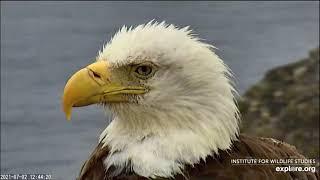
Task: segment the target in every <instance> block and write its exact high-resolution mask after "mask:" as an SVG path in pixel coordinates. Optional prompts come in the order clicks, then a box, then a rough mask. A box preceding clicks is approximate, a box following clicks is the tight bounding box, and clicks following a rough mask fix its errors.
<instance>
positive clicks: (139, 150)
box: [62, 22, 318, 180]
mask: <svg viewBox="0 0 320 180" xmlns="http://www.w3.org/2000/svg"><path fill="white" fill-rule="evenodd" d="M231 77H232V74H231V71H230V70H229V69H228V67H227V66H226V64H224V63H223V61H222V60H221V59H220V58H219V57H218V56H217V55H216V54H215V53H214V46H212V45H209V44H206V43H204V42H202V41H200V40H199V38H197V37H196V36H195V35H193V34H192V31H191V30H190V29H189V27H185V28H177V27H176V26H174V25H172V24H171V25H168V24H166V23H164V22H162V23H157V22H149V23H147V24H142V25H139V26H137V27H135V28H132V27H130V28H127V27H125V26H124V27H123V28H121V29H120V30H119V31H118V32H117V33H116V34H115V35H114V37H113V38H112V40H111V41H110V42H108V43H107V44H106V45H105V46H104V47H103V48H102V50H101V51H100V52H99V53H98V55H97V57H96V62H94V63H93V64H90V65H88V66H87V67H85V68H83V69H81V70H79V71H78V72H76V73H75V74H74V75H73V76H72V77H71V78H70V79H69V80H68V82H67V84H66V86H65V89H64V93H63V100H62V101H63V102H62V103H63V110H64V112H65V114H66V116H67V119H70V118H71V110H72V107H81V106H87V105H91V104H100V105H102V106H103V107H104V108H106V109H108V110H110V111H111V112H112V114H113V120H112V121H111V123H110V124H109V125H108V126H107V127H106V128H105V129H104V130H103V132H102V133H101V135H100V138H99V141H98V145H97V147H96V149H95V150H94V151H93V153H92V154H91V156H90V158H89V159H88V160H87V161H85V163H84V165H83V167H82V169H81V172H80V174H79V177H78V180H105V179H116V180H120V179H131V180H134V179H203V180H204V179H208V180H209V179H210V180H211V179H232V180H234V179H316V178H317V176H318V175H316V173H312V172H290V173H288V172H287V173H283V172H276V170H275V168H276V167H275V165H235V164H232V163H231V162H232V160H234V159H245V158H250V157H251V158H260V159H276V158H278V159H279V158H292V157H295V158H304V157H303V156H302V155H301V154H299V153H298V152H297V150H296V149H295V147H294V146H291V145H289V144H286V143H283V142H279V141H277V140H274V139H270V138H258V137H249V136H246V135H242V134H239V112H238V108H237V105H236V101H235V94H236V91H235V89H234V88H233V83H232V80H231Z"/></svg>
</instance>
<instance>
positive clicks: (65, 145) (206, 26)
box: [1, 1, 319, 180]
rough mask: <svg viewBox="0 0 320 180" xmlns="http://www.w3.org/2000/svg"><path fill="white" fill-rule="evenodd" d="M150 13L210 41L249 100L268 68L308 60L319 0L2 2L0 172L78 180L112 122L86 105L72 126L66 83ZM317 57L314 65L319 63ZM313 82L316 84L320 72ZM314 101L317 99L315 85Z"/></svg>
mask: <svg viewBox="0 0 320 180" xmlns="http://www.w3.org/2000/svg"><path fill="white" fill-rule="evenodd" d="M152 19H155V20H157V21H163V20H165V21H166V22H168V23H173V24H175V25H177V26H180V27H183V26H187V25H190V26H191V28H192V29H193V30H194V32H195V33H196V34H198V35H199V36H200V37H201V38H202V39H204V41H205V42H207V43H211V44H213V45H214V46H216V47H217V48H218V49H219V50H217V52H216V53H217V54H218V55H219V56H220V57H221V58H222V59H223V60H224V61H225V62H226V64H227V65H229V66H230V68H231V69H232V70H233V72H234V74H235V76H236V86H237V89H238V90H239V92H240V94H242V95H244V97H246V98H245V100H244V101H246V100H247V99H248V97H249V96H250V93H249V95H248V93H246V91H250V88H251V87H252V86H253V85H254V84H256V83H258V82H259V81H260V80H261V79H264V75H265V73H267V72H269V70H270V69H272V68H274V67H278V66H282V65H285V64H288V63H293V62H297V61H298V60H299V59H302V58H307V57H308V56H309V51H310V50H311V49H314V48H316V47H318V46H319V2H316V1H315V2H296V1H295V2H72V1H69V2H3V1H2V2H1V173H2V174H4V173H49V174H52V176H53V177H54V179H61V180H64V179H75V177H76V176H77V174H78V173H79V170H80V167H81V165H82V163H83V162H84V160H86V158H87V157H88V156H89V154H90V153H91V150H92V149H93V148H94V147H95V145H96V144H97V140H98V136H99V134H100V132H101V131H102V130H103V129H104V128H105V127H106V126H107V120H106V117H105V115H104V113H103V111H102V109H99V108H97V106H90V107H86V108H79V109H75V110H74V113H73V120H72V121H71V122H67V121H66V119H65V116H64V114H63V113H62V111H61V107H60V104H61V95H62V91H63V88H64V85H65V83H66V81H67V79H68V78H69V77H70V75H71V74H73V73H74V72H75V71H76V70H78V69H79V68H82V67H84V66H85V65H87V64H89V63H91V62H93V60H94V58H95V56H96V54H97V52H98V50H99V49H100V48H101V47H102V45H103V44H104V43H105V42H107V41H108V40H109V39H110V38H111V37H112V35H113V34H114V33H115V32H116V31H117V30H118V29H119V28H120V27H121V26H122V25H129V26H130V25H138V24H142V23H146V22H148V21H150V20H152ZM317 53H318V52H316V53H315V54H317ZM315 56H316V55H315ZM317 58H318V59H319V56H318V57H316V59H317ZM318 62H319V61H318V60H317V63H316V64H315V66H313V65H312V66H311V67H319V66H318V65H319V64H318ZM318 70H319V68H318ZM300 71H302V70H300ZM289 74H290V73H289ZM300 75H301V73H300ZM280 77H282V76H281V74H280ZM311 77H312V78H313V77H315V76H312V75H311ZM315 78H316V80H317V82H318V80H319V77H318V76H317V77H315ZM277 82H280V81H277ZM290 82H291V81H290ZM278 85H279V83H278ZM278 85H277V84H276V85H275V86H278ZM279 86H281V84H280V85H279ZM272 87H273V86H272ZM308 93H313V91H312V92H308ZM315 93H316V92H315ZM251 94H252V93H251ZM253 94H254V93H253ZM256 94H257V93H256ZM256 94H254V95H255V96H256ZM282 94H286V93H285V92H283V91H282ZM277 95H280V96H281V92H280V93H278V94H277ZM293 96H295V95H293ZM315 97H316V100H318V101H319V91H318V95H316V96H315ZM277 99H279V98H277ZM268 102H269V101H268ZM258 104H259V103H258ZM269 104H270V103H269ZM254 105H256V104H254ZM248 107H250V105H248V103H247V104H246V105H245V106H242V111H243V112H244V113H247V112H248ZM277 107H278V106H277ZM279 107H281V106H279ZM243 109H244V110H243ZM249 109H250V108H249ZM307 109H308V108H307ZM251 110H252V109H250V111H251ZM309 110H310V108H309ZM311 111H312V112H313V111H316V113H318V112H319V110H316V109H313V108H311ZM262 115H263V117H264V116H265V113H264V112H262ZM269 115H270V114H269ZM300 115H301V114H300ZM318 117H319V116H318ZM312 118H315V117H313V116H312ZM278 120H279V118H278ZM313 121H317V122H318V119H312V122H311V125H314V124H312V123H313ZM246 122H248V121H246ZM274 122H277V121H274V119H273V123H274ZM267 123H268V122H267ZM292 123H293V124H294V123H295V122H292ZM244 124H246V123H244ZM247 124H248V123H247ZM301 124H303V123H301ZM257 125H259V124H257ZM284 127H287V126H286V125H284ZM311 127H312V126H311ZM313 127H314V128H316V127H315V126H313ZM263 131H266V130H263ZM288 131H289V130H288V129H286V132H288ZM311 131H312V129H311ZM248 132H249V131H248ZM252 133H254V132H252ZM271 136H272V134H271ZM279 136H280V134H277V136H276V137H279ZM309 144H310V143H309ZM309 146H313V147H315V144H312V143H311V144H310V145H309Z"/></svg>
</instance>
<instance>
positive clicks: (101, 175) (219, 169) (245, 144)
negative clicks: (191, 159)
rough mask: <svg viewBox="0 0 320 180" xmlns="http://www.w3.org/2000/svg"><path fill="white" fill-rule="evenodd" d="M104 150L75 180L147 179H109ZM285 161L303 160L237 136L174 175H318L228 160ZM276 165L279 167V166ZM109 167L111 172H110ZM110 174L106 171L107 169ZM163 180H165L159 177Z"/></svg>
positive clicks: (291, 150)
mask: <svg viewBox="0 0 320 180" xmlns="http://www.w3.org/2000/svg"><path fill="white" fill-rule="evenodd" d="M108 153H109V150H108V148H107V147H105V148H102V145H101V144H99V145H98V146H97V148H96V149H95V150H94V152H93V153H92V155H91V156H90V158H89V159H88V160H87V161H86V162H85V163H84V165H83V167H82V169H81V172H80V175H79V178H78V180H109V179H110V180H146V179H147V178H144V177H141V176H138V175H136V174H135V173H134V172H127V173H121V174H120V175H119V176H115V177H110V172H106V170H105V167H104V163H103V160H104V159H105V158H106V157H107V156H108ZM248 157H252V158H256V159H286V158H304V156H302V155H301V154H299V153H298V151H297V150H296V148H295V147H294V146H291V145H289V144H286V143H283V142H279V141H275V140H273V139H270V138H257V137H249V136H246V135H240V136H239V140H238V141H235V142H234V143H233V145H232V148H231V149H230V150H228V151H219V155H214V156H209V157H207V158H206V161H201V162H200V163H198V164H195V165H194V166H191V165H187V166H186V168H185V170H184V175H181V174H178V175H175V177H174V179H177V180H184V179H190V180H212V179H218V180H220V179H221V180H240V179H241V180H242V179H243V180H247V179H248V180H251V179H254V180H260V179H261V180H274V179H276V180H277V179H279V180H290V179H294V180H304V179H308V180H309V179H311V180H317V179H318V178H319V172H318V171H317V172H316V173H312V172H286V173H284V172H276V170H275V168H276V165H235V164H231V159H244V158H248ZM278 166H279V165H278ZM111 170H112V168H111V169H110V171H111ZM108 171H109V170H108ZM159 179H165V178H159Z"/></svg>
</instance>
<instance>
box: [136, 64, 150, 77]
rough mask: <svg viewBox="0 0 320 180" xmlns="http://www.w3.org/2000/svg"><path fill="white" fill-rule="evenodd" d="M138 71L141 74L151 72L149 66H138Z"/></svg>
mask: <svg viewBox="0 0 320 180" xmlns="http://www.w3.org/2000/svg"><path fill="white" fill-rule="evenodd" d="M138 73H139V74H141V75H148V74H150V73H151V68H150V67H149V66H140V67H139V68H138Z"/></svg>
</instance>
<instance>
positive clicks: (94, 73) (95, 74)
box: [92, 71, 101, 78]
mask: <svg viewBox="0 0 320 180" xmlns="http://www.w3.org/2000/svg"><path fill="white" fill-rule="evenodd" d="M92 72H93V76H94V77H95V78H101V76H100V75H99V74H98V73H96V72H94V71H92Z"/></svg>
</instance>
